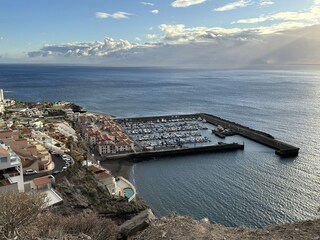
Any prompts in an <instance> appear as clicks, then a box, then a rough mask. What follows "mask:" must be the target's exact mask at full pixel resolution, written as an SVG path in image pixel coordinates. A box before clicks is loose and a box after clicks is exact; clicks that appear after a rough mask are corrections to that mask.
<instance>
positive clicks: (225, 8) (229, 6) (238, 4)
mask: <svg viewBox="0 0 320 240" xmlns="http://www.w3.org/2000/svg"><path fill="white" fill-rule="evenodd" d="M250 4H251V0H240V1H237V2H232V3H229V4H226V5H224V6H222V7H218V8H215V9H214V11H216V12H224V11H230V10H234V9H236V8H243V7H246V6H248V5H250Z"/></svg>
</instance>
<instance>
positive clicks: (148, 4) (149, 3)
mask: <svg viewBox="0 0 320 240" xmlns="http://www.w3.org/2000/svg"><path fill="white" fill-rule="evenodd" d="M140 4H142V5H145V6H154V3H151V2H140Z"/></svg>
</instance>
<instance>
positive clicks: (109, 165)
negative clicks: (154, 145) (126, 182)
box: [101, 160, 133, 179]
mask: <svg viewBox="0 0 320 240" xmlns="http://www.w3.org/2000/svg"><path fill="white" fill-rule="evenodd" d="M132 165H133V163H131V162H128V161H123V160H110V161H103V162H101V166H102V167H104V168H106V169H108V170H110V171H111V173H112V175H113V176H114V177H118V176H122V177H124V178H126V179H129V174H130V170H131V167H132Z"/></svg>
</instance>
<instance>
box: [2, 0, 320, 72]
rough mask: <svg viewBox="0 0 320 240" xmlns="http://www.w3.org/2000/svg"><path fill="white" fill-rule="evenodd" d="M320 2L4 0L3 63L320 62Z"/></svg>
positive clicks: (285, 0)
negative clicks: (318, 51) (319, 52)
mask: <svg viewBox="0 0 320 240" xmlns="http://www.w3.org/2000/svg"><path fill="white" fill-rule="evenodd" d="M319 23H320V0H303V1H301V0H290V1H288V0H153V1H151V0H150V1H147V0H146V1H136V0H77V1H71V0H1V5H0V63H13V62H24V63H66V64H77V63H79V64H96V65H106V66H208V67H214V66H249V65H254V64H266V65H270V64H271V65H272V64H319V63H320V56H319V55H318V54H317V50H320V49H319V46H318V45H320V44H318V43H320V33H319V32H320V31H319V30H320V27H319Z"/></svg>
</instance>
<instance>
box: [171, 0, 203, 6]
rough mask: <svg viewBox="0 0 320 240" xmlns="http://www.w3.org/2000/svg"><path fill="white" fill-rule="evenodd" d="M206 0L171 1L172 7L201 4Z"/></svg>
mask: <svg viewBox="0 0 320 240" xmlns="http://www.w3.org/2000/svg"><path fill="white" fill-rule="evenodd" d="M206 1H207V0H176V1H174V2H172V3H171V6H172V7H189V6H192V5H196V4H201V3H204V2H206Z"/></svg>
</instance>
